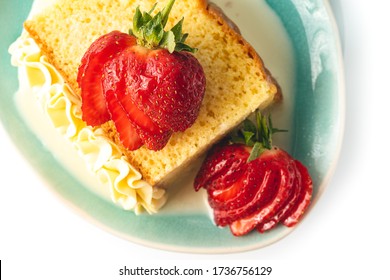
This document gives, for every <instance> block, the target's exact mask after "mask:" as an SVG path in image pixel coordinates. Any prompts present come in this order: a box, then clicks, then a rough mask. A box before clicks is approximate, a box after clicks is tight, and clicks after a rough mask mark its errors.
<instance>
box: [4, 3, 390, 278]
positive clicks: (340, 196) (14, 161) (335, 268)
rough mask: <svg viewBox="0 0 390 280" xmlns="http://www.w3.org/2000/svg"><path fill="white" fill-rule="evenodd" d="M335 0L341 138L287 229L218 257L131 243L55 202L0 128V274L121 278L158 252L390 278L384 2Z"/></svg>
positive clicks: (316, 273)
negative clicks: (317, 194) (307, 209)
mask: <svg viewBox="0 0 390 280" xmlns="http://www.w3.org/2000/svg"><path fill="white" fill-rule="evenodd" d="M341 2H342V3H341V6H342V10H343V22H344V24H343V26H341V27H342V30H341V31H342V34H344V38H345V39H344V43H345V49H344V52H345V58H344V59H345V68H346V69H345V70H346V87H347V96H346V97H347V108H346V126H345V135H344V144H343V148H342V152H341V157H340V160H339V164H338V166H337V169H336V173H335V174H334V176H333V178H332V180H331V182H330V184H329V187H328V189H327V190H326V191H325V193H324V195H323V196H322V198H321V199H320V201H319V202H318V203H317V205H316V207H315V208H314V209H313V211H312V212H311V214H310V215H309V216H308V217H307V218H306V219H305V220H304V222H303V223H302V224H301V225H300V226H299V227H298V228H297V229H296V230H295V231H294V232H293V233H292V234H290V235H289V236H287V237H286V238H285V239H283V240H281V241H279V242H277V243H276V244H273V245H271V246H268V247H266V248H263V249H260V250H256V251H251V252H246V253H241V254H232V255H217V256H213V255H191V254H181V253H172V252H165V251H160V250H154V249H150V248H145V247H143V246H138V245H135V244H131V243H129V242H127V241H124V240H122V239H119V238H117V237H115V236H112V235H111V234H109V233H106V232H105V231H103V230H101V229H99V228H96V227H95V226H94V225H92V224H90V223H89V222H87V221H85V220H84V219H83V218H81V217H79V216H78V215H77V214H76V213H74V212H73V211H71V210H70V209H68V208H67V207H66V206H65V205H63V204H61V203H60V202H59V200H58V199H57V198H56V197H55V196H54V195H53V194H52V193H51V192H50V191H49V190H48V189H47V188H46V187H45V186H44V185H42V183H41V181H40V179H39V178H38V177H37V175H36V174H35V173H34V171H33V170H32V168H31V167H30V166H29V165H28V164H27V163H26V162H25V160H24V159H23V158H22V157H21V156H20V155H19V153H18V151H17V150H16V149H15V147H14V146H13V144H12V143H11V141H10V140H9V138H8V136H7V135H6V133H5V132H4V130H3V128H2V127H0V170H1V171H0V172H1V173H0V174H1V178H0V182H1V183H0V259H1V260H2V274H3V276H4V279H38V278H39V279H52V278H54V279H69V278H72V279H124V278H123V277H122V278H121V277H119V276H118V270H119V268H122V267H123V266H124V265H127V266H131V264H132V263H133V262H135V261H136V262H138V263H139V264H141V265H144V266H146V265H148V264H149V263H153V264H160V263H161V262H162V260H164V261H168V263H166V265H167V266H168V265H174V264H176V263H178V260H181V264H182V267H188V266H191V265H192V266H193V267H196V266H199V267H202V266H206V264H213V265H214V264H221V265H223V264H227V261H228V260H235V262H234V263H235V264H236V265H246V264H249V263H250V261H256V264H257V265H268V264H270V265H272V266H273V268H274V275H273V277H269V278H268V279H281V278H278V277H282V275H283V276H284V277H283V279H287V278H286V276H289V278H290V279H333V278H335V279H341V277H342V276H343V277H348V279H352V277H358V276H362V277H360V278H359V279H385V278H386V279H390V278H389V277H390V271H389V270H388V267H387V265H388V264H389V259H390V257H389V252H390V241H389V238H390V230H389V218H390V217H389V216H390V208H389V205H390V191H389V189H390V180H389V174H390V164H389V162H388V161H389V158H390V152H389V143H388V142H389V141H390V137H389V136H390V133H389V130H390V125H389V123H390V114H389V112H390V107H389V105H390V97H389V96H390V90H389V86H388V85H389V82H390V71H389V64H390V59H389V58H390V55H389V52H390V44H389V39H388V38H389V34H390V31H389V28H390V20H389V17H390V15H389V13H388V9H386V8H387V7H385V5H386V4H385V3H386V2H387V1H383V0H372V1H363V0H362V1H360V0H359V1H356V0H344V1H341ZM386 259H387V261H386ZM211 260H214V261H211ZM217 260H218V261H219V262H217ZM197 261H200V263H197ZM252 264H253V263H252ZM264 278H266V277H264ZM127 279H131V278H130V277H128V278H127ZM133 279H135V278H134V277H133ZM171 279H173V278H171ZM177 279H185V278H184V277H183V278H180V277H178V278H177ZM204 279H207V278H204ZM243 279H248V278H245V277H244V278H243ZM249 279H250V278H249Z"/></svg>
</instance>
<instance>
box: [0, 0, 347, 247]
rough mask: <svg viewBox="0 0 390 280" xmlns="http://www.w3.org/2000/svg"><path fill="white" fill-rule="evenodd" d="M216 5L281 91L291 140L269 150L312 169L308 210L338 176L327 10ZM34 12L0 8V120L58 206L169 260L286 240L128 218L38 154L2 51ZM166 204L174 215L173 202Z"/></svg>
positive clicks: (338, 133)
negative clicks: (167, 253) (177, 254)
mask: <svg viewBox="0 0 390 280" xmlns="http://www.w3.org/2000/svg"><path fill="white" fill-rule="evenodd" d="M214 2H215V3H217V4H218V5H219V6H220V7H221V8H222V9H223V10H224V11H225V12H226V13H227V15H228V16H229V17H231V18H232V19H233V20H234V21H235V22H236V24H237V25H238V26H239V28H240V29H241V32H242V33H243V35H244V37H245V38H246V39H247V40H248V41H249V42H250V43H251V44H253V46H254V47H255V48H256V49H257V50H258V52H259V53H260V54H261V56H262V58H263V59H264V61H265V64H266V66H267V67H268V68H269V69H270V70H271V72H272V73H273V75H274V76H275V78H276V79H277V80H278V82H279V83H280V85H281V86H282V88H283V94H284V98H285V99H284V104H283V105H282V106H280V107H279V108H277V109H275V112H274V114H275V118H276V119H277V120H278V121H279V123H281V124H283V125H285V126H287V128H288V129H289V133H288V134H287V135H288V136H283V137H282V138H280V139H276V141H278V142H279V143H280V145H283V147H284V148H286V149H288V150H289V152H290V153H291V154H292V155H293V156H295V157H296V158H298V159H299V160H301V161H302V162H303V163H304V164H305V165H306V166H307V167H308V168H309V171H310V173H311V175H312V177H313V181H314V197H313V203H312V204H311V208H312V207H313V206H314V205H315V203H316V201H317V200H318V199H319V197H320V195H321V193H322V192H323V191H324V189H325V187H326V185H327V183H328V180H329V178H330V176H331V175H332V173H333V170H334V168H335V164H336V161H337V158H338V155H339V149H340V147H341V139H342V131H343V124H344V91H343V90H344V84H343V67H342V58H341V51H340V44H339V38H338V32H337V28H336V25H335V22H334V19H333V16H332V13H331V10H330V6H329V4H328V2H327V1H321V0H240V1H233V0H230V1H229V0H214ZM31 4H32V1H23V0H16V1H2V3H1V9H0V21H1V24H2V26H5V23H6V25H7V28H1V30H0V33H1V34H0V37H1V38H2V39H1V42H0V44H1V60H0V63H1V69H0V71H1V73H0V92H1V94H0V100H1V102H0V117H1V121H2V123H3V125H4V127H5V128H6V130H7V131H8V133H9V135H10V137H11V138H12V140H13V141H14V142H15V144H16V145H17V147H18V148H19V149H20V150H21V152H22V153H23V154H24V155H25V157H26V159H27V160H28V161H30V163H31V164H32V165H33V166H34V167H35V168H36V170H37V172H38V173H40V175H42V178H44V179H45V180H46V182H47V183H48V185H49V186H50V188H51V189H52V190H53V191H54V192H56V193H57V194H58V196H59V197H61V198H62V200H63V201H65V202H67V204H68V205H70V206H71V207H72V208H74V209H76V210H77V211H78V212H79V213H80V214H81V215H83V216H84V217H87V218H88V219H89V220H91V221H93V222H94V223H96V224H98V225H99V226H101V227H103V228H105V229H107V230H109V231H111V232H113V233H114V234H116V235H119V236H121V237H123V238H125V239H128V240H130V241H132V242H136V243H139V244H144V245H146V246H151V247H155V248H161V249H166V250H174V251H184V252H202V253H222V252H237V251H245V250H250V249H256V248H260V247H263V246H266V245H269V244H271V243H273V242H275V241H277V240H279V239H281V238H283V237H285V236H286V235H287V234H288V233H289V232H291V230H293V229H288V228H285V227H282V226H280V227H277V228H276V229H274V230H272V231H270V232H267V233H265V234H261V235H260V234H258V233H255V232H254V233H252V234H249V235H247V236H245V237H241V238H237V237H233V236H232V235H231V233H230V231H229V229H227V228H223V229H221V228H217V227H216V226H214V225H213V223H212V222H211V219H210V217H209V215H208V214H207V213H205V212H204V211H197V210H196V208H195V209H192V210H191V211H186V212H184V213H182V212H180V211H162V213H160V214H157V215H153V216H149V215H141V216H135V215H134V214H133V213H131V212H126V211H123V210H121V209H120V208H118V207H116V206H115V205H113V204H112V203H110V202H108V201H107V200H105V199H102V198H101V197H100V196H98V195H96V194H94V193H93V192H91V191H90V190H89V189H88V188H86V187H85V186H84V185H83V184H82V183H81V182H80V181H79V180H78V179H77V178H76V177H74V176H72V174H70V173H69V172H68V171H67V170H66V169H65V168H64V167H63V166H61V164H60V163H59V162H57V161H56V160H55V158H54V156H53V155H52V153H51V152H50V151H48V150H47V149H46V148H45V147H44V146H43V145H42V143H41V142H40V140H39V139H38V137H37V136H36V135H35V134H34V133H33V132H32V131H31V130H30V128H29V126H28V125H27V124H26V122H25V121H24V120H23V118H22V117H21V115H20V114H19V112H18V109H17V107H16V105H15V99H14V95H15V92H16V91H17V89H18V82H17V70H16V69H15V68H14V67H12V66H11V65H10V62H9V61H10V56H9V54H8V52H7V49H8V46H9V45H10V44H11V43H12V42H13V41H14V40H15V39H16V38H17V37H18V36H19V34H20V32H21V30H22V22H23V20H24V19H25V18H26V17H27V15H28V12H29V10H30V7H31ZM274 123H277V121H274ZM284 128H286V127H284ZM49 167H50V168H49ZM168 203H170V204H171V205H174V204H175V199H171V200H169V202H168ZM168 205H169V204H168ZM309 212H310V211H309ZM303 222H304V220H303Z"/></svg>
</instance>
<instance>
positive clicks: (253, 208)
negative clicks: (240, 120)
mask: <svg viewBox="0 0 390 280" xmlns="http://www.w3.org/2000/svg"><path fill="white" fill-rule="evenodd" d="M277 131H278V130H277V129H274V128H273V127H272V123H271V120H270V118H268V119H267V118H265V117H263V116H262V115H261V114H259V113H258V114H257V116H256V125H255V124H253V123H252V122H251V121H248V120H246V121H245V122H244V125H243V128H242V129H240V130H239V131H238V135H236V136H233V137H232V139H231V141H232V142H233V143H234V142H236V143H237V142H238V143H242V144H226V145H224V146H222V147H217V148H214V149H213V152H212V153H210V154H209V155H208V157H207V158H206V160H205V161H204V163H203V165H202V167H201V169H200V171H199V173H198V175H197V177H196V179H195V183H194V187H195V190H199V189H200V188H201V187H203V188H205V189H206V190H207V193H208V199H209V204H210V206H211V207H212V208H213V210H214V220H215V223H216V224H217V225H219V226H226V225H229V226H230V229H231V231H232V233H233V234H234V235H237V236H240V235H244V234H247V233H248V232H250V231H252V230H253V229H255V228H257V229H258V231H259V232H263V231H265V230H269V229H271V228H273V227H274V226H275V225H276V224H278V223H283V224H284V225H286V226H292V225H294V224H296V223H297V222H298V221H299V219H300V218H301V217H302V214H303V212H304V211H305V210H306V209H307V207H308V205H309V203H310V198H311V193H312V192H311V189H312V184H311V179H310V176H309V173H308V172H307V169H306V168H305V167H304V166H303V165H302V164H301V163H300V162H298V161H297V160H294V159H293V158H292V157H291V156H290V155H289V154H287V153H286V152H285V151H283V150H281V149H279V148H276V147H274V146H272V139H271V135H272V133H274V132H277ZM244 143H245V144H244ZM250 147H252V148H250ZM244 151H245V152H244ZM235 152H236V154H237V158H236V155H235ZM227 159H228V160H227ZM243 159H245V160H243ZM232 163H236V164H235V165H233V164H232ZM226 178H229V179H228V180H227V179H226Z"/></svg>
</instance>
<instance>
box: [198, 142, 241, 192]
mask: <svg viewBox="0 0 390 280" xmlns="http://www.w3.org/2000/svg"><path fill="white" fill-rule="evenodd" d="M248 157H249V152H248V150H247V148H246V147H245V146H244V145H240V144H233V145H225V146H215V148H213V149H212V150H211V151H210V152H209V154H208V156H207V159H206V160H205V162H204V163H203V164H202V167H201V169H200V170H199V172H198V174H197V176H196V178H195V181H194V188H195V190H196V191H198V190H199V189H200V188H202V187H203V188H207V189H209V190H210V191H216V190H220V189H223V188H226V186H230V185H232V184H233V183H234V182H235V181H236V180H237V179H238V178H240V177H242V175H243V172H244V168H243V167H244V166H245V165H246V161H247V159H248Z"/></svg>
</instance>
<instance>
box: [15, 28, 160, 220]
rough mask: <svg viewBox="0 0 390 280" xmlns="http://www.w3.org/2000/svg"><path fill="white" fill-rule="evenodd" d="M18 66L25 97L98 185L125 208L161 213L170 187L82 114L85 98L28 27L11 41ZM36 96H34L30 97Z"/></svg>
mask: <svg viewBox="0 0 390 280" xmlns="http://www.w3.org/2000/svg"><path fill="white" fill-rule="evenodd" d="M9 52H10V54H11V63H12V65H14V66H16V67H18V74H19V83H20V90H19V91H20V92H19V94H21V95H22V96H21V98H29V97H28V95H32V96H33V99H34V101H35V102H36V103H37V104H38V107H39V108H40V109H42V110H41V111H42V112H43V113H44V115H45V116H46V119H47V121H48V122H50V123H51V125H52V126H53V127H54V128H55V130H56V131H57V132H58V133H59V134H60V135H61V136H62V137H64V138H65V139H67V140H68V141H67V143H69V144H70V145H71V146H72V147H73V148H74V149H75V150H76V151H77V154H78V155H79V156H80V157H81V158H82V160H83V161H84V163H85V166H86V167H87V169H88V172H89V176H94V177H95V178H96V179H97V180H96V181H95V182H97V184H99V186H96V188H106V189H107V190H108V191H107V192H102V193H108V194H109V196H110V198H111V200H112V201H113V202H114V203H116V204H117V205H119V206H120V207H122V208H123V209H125V210H133V211H134V212H135V213H137V214H138V213H140V212H142V211H143V210H146V211H147V212H148V213H156V212H157V211H158V210H159V209H160V208H161V207H162V206H163V205H164V203H165V201H166V195H165V190H163V189H160V188H157V187H153V186H151V185H150V184H148V183H147V182H146V181H145V180H143V179H142V175H141V173H140V172H139V171H138V170H137V169H135V168H134V167H133V166H132V165H131V164H130V163H129V162H128V161H127V159H126V157H125V156H123V154H122V152H121V151H120V149H119V148H118V147H117V146H116V144H115V143H113V142H112V141H111V140H110V139H108V138H107V137H106V136H105V134H104V132H103V130H102V129H101V128H98V127H97V128H94V127H91V126H87V125H86V124H85V122H84V121H82V119H81V114H82V112H81V100H80V97H79V96H77V95H76V94H74V93H73V91H72V89H71V88H70V87H69V86H68V85H67V84H66V82H65V81H64V79H63V77H62V76H61V74H60V73H59V72H58V71H57V70H56V69H55V68H54V66H53V65H51V64H50V63H49V62H48V61H47V59H46V57H45V56H44V55H42V54H41V51H40V49H39V47H38V46H37V44H36V43H35V42H34V40H33V39H32V38H31V37H29V36H28V34H27V33H26V32H23V33H22V35H21V36H20V37H19V38H18V39H17V40H16V41H15V42H14V43H13V44H12V45H11V46H10V48H9ZM30 98H31V96H30Z"/></svg>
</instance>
